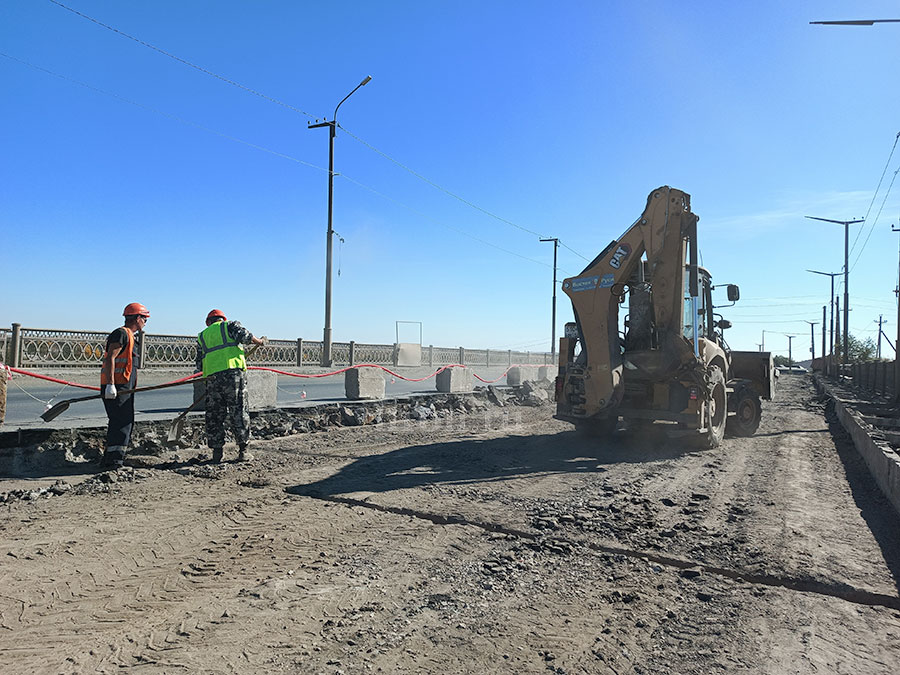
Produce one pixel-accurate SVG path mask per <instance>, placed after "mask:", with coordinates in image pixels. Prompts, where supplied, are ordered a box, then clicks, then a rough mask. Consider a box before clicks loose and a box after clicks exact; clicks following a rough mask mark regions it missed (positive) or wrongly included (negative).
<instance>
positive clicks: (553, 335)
mask: <svg viewBox="0 0 900 675" xmlns="http://www.w3.org/2000/svg"><path fill="white" fill-rule="evenodd" d="M541 241H552V242H553V311H552V318H551V323H550V357H551V360H552V361H553V362H554V363H556V249H558V248H559V239H558V238H556V237H550V238H549V239H541Z"/></svg>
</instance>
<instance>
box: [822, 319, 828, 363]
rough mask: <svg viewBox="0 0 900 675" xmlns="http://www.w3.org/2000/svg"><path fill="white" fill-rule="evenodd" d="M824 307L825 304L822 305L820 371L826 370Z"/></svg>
mask: <svg viewBox="0 0 900 675" xmlns="http://www.w3.org/2000/svg"><path fill="white" fill-rule="evenodd" d="M825 309H826V306H825V305H822V372H823V373H827V372H828V366H827V365H826V364H827V361H826V360H825V353H826V352H825Z"/></svg>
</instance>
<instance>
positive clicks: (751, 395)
mask: <svg viewBox="0 0 900 675" xmlns="http://www.w3.org/2000/svg"><path fill="white" fill-rule="evenodd" d="M736 396H737V400H736V401H735V404H734V409H735V415H734V416H732V417H729V418H728V424H727V425H726V426H725V430H726V431H727V432H728V435H729V436H742V437H746V436H752V435H753V434H755V433H756V430H757V429H758V428H759V420H760V418H761V417H762V404H761V403H760V401H759V396H757V395H756V393H755V392H753V391H752V390H751V389H747V388H746V387H745V388H743V389H741V390H740V391H739V392H737V394H736Z"/></svg>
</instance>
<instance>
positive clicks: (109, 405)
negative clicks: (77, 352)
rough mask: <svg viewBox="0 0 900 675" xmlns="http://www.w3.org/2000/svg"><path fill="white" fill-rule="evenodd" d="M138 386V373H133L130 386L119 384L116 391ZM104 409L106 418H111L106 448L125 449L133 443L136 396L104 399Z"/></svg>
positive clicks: (107, 430)
mask: <svg viewBox="0 0 900 675" xmlns="http://www.w3.org/2000/svg"><path fill="white" fill-rule="evenodd" d="M136 384H137V373H136V372H135V371H132V373H131V379H130V380H129V382H128V384H117V385H116V389H118V390H119V391H124V390H125V389H134V387H135V385H136ZM103 407H105V408H106V416H107V417H108V418H109V426H107V428H106V447H107V448H112V447H114V446H116V447H121V448H123V456H124V448H127V447H128V444H129V443H131V429H132V428H133V427H134V394H125V395H124V396H122V395H119V396H116V397H115V398H114V399H106V398H105V399H103Z"/></svg>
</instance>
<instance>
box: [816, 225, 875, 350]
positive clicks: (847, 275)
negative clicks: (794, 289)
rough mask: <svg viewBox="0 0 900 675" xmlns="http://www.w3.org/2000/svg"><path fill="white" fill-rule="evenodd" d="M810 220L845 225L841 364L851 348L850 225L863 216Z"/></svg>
mask: <svg viewBox="0 0 900 675" xmlns="http://www.w3.org/2000/svg"><path fill="white" fill-rule="evenodd" d="M806 218H809V219H810V220H821V221H823V222H825V223H837V224H838V225H843V226H844V351H843V354H842V360H841V364H842V365H843V364H846V363H847V358H848V356H847V355H848V352H849V350H850V334H849V333H848V331H847V326H848V324H849V319H850V317H849V316H848V312H849V311H850V266H849V264H848V260H849V258H850V226H851V225H854V224H855V223H861V222H863V220H864V219H863V218H857V219H856V220H832V219H831V218H816V217H815V216H806Z"/></svg>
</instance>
